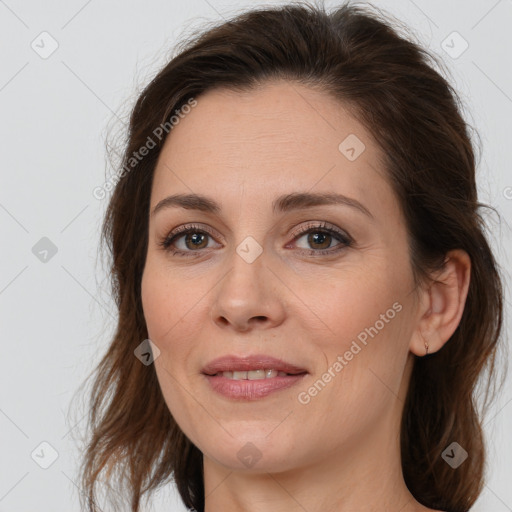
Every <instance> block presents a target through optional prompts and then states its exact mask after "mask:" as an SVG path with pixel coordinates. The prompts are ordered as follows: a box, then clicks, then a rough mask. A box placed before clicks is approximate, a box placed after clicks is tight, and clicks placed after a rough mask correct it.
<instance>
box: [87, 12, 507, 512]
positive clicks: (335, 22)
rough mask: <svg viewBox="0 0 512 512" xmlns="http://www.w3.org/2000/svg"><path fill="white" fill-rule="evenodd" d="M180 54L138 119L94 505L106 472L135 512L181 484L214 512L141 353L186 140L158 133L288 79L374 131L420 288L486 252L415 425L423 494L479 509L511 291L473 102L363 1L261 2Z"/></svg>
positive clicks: (103, 383) (408, 468) (421, 370)
mask: <svg viewBox="0 0 512 512" xmlns="http://www.w3.org/2000/svg"><path fill="white" fill-rule="evenodd" d="M395 23H396V20H395ZM177 48H178V49H179V51H178V52H177V53H176V54H175V55H174V56H173V57H172V59H171V60H170V61H169V62H168V63H166V65H165V66H164V67H163V68H162V69H161V70H160V71H159V72H158V73H157V74H156V76H155V77H154V78H153V79H152V80H151V81H150V83H149V84H148V85H147V86H146V87H145V88H144V90H143V91H142V93H141V94H140V96H139V97H138V99H137V100H136V103H135V106H134V107H133V109H132V111H131V115H130V121H129V127H128V137H127V142H126V144H125V146H124V148H123V152H122V162H121V164H120V168H123V169H124V170H123V171H122V172H121V173H120V174H119V176H122V177H120V178H119V180H118V181H117V183H116V185H115V188H114V190H113V192H112V195H111V198H110V200H109V203H108V207H107V211H106V214H105V218H104V223H103V226H102V233H101V235H102V238H101V241H102V243H104V244H106V246H107V251H108V257H109V265H110V271H111V284H112V293H113V296H114V299H115V304H116V307H117V309H118V321H117V328H116V330H115V333H114V335H113V339H112V340H111V342H110V345H109V346H108V349H107V350H106V353H105V354H104V356H103V357H102V359H101V361H100V362H99V363H98V365H97V366H96V367H95V368H94V373H91V375H90V376H89V377H91V376H94V382H93V387H92V391H91V393H90V396H89V400H90V403H89V405H90V408H89V411H88V423H87V429H88V443H87V447H86V451H85V453H84V455H83V461H82V465H81V469H80V471H81V473H80V477H81V486H82V491H83V495H82V496H81V498H80V499H81V501H82V500H84V501H85V499H86V500H87V505H86V506H87V511H96V510H97V509H96V507H97V505H96V502H97V494H96V486H98V485H99V484H100V482H101V475H102V473H103V472H104V473H105V477H106V478H105V482H110V481H111V480H114V481H115V482H116V483H117V484H118V485H119V486H123V485H125V486H126V489H127V490H128V493H129V497H130V502H131V503H130V507H131V511H132V512H138V511H139V510H140V504H141V500H142V498H143V497H144V495H145V494H146V495H148V494H151V493H153V492H155V491H156V490H157V489H158V488H159V487H161V486H163V485H164V484H165V483H167V482H170V481H172V480H173V481H174V482H175V484H176V485H177V488H178V491H179V494H180V496H181V499H182V500H183V502H184V504H185V506H186V507H188V508H193V509H195V510H196V511H198V512H202V511H204V503H205V496H204V482H203V455H202V453H201V452H200V450H199V449H198V448H197V447H196V446H195V445H194V444H192V443H191V441H190V440H189V439H188V438H187V436H186V435H185V434H184V433H183V432H182V431H181V429H180V428H179V427H178V425H177V423H176V421H175V420H174V418H173V417H172V414H171V413H170V411H169V409H168V407H167V405H166V403H165V401H164V398H163V395H162V392H161V389H160V386H159V383H158V380H157V377H156V372H155V368H154V365H149V366H145V365H143V364H141V362H140V361H139V360H138V359H137V358H136V357H134V349H135V348H136V347H137V346H138V345H139V344H140V343H141V341H142V340H145V339H147V338H148V331H147V327H146V323H145V319H144V315H143V310H142V303H141V278H142V273H143V269H144V265H145V258H146V251H147V244H148V222H149V205H150V195H151V186H152V179H153V174H154V170H155V167H156V163H157V159H158V157H159V154H160V151H161V149H162V147H163V144H164V142H165V140H166V138H167V136H172V134H171V132H170V130H169V131H168V134H166V136H163V137H161V138H160V139H159V138H158V137H155V128H157V127H159V126H163V125H165V123H170V119H171V117H172V116H173V112H175V111H176V110H177V109H180V108H181V107H182V106H183V105H185V104H186V103H187V102H189V101H190V100H191V99H193V98H195V99H198V98H200V96H201V94H202V93H204V92H206V91H208V90H212V89H214V88H226V89H230V90H233V91H251V90H254V89H255V88H257V87H259V86H262V85H264V84H265V83H268V82H270V81H273V80H287V81H289V82H294V83H297V84H298V83H300V84H303V85H305V86H309V87H316V88H317V89H320V90H321V91H324V92H325V93H326V94H328V95H330V96H332V97H334V98H336V99H337V100H339V102H340V106H343V107H344V108H347V109H349V111H350V112H351V113H353V115H354V116H355V117H356V118H357V119H358V120H359V121H360V122H362V123H363V125H364V127H365V128H366V129H367V130H368V132H369V133H370V134H371V136H373V137H374V138H375V140H376V141H377V143H378V145H379V147H380V149H381V150H382V160H383V161H382V168H383V169H384V172H385V175H386V177H387V179H388V180H389V183H390V184H391V185H392V187H393V191H394V193H395V194H396V197H397V201H398V203H399V205H400V208H401V211H402V213H403V215H404V218H405V222H406V228H407V236H408V241H409V248H410V261H411V268H412V269H413V274H414V279H415V284H417V285H419V284H421V283H423V284H425V283H428V281H429V279H431V277H430V276H432V272H433V270H435V269H439V268H442V267H443V264H444V261H445V256H446V254H447V252H448V251H450V250H453V249H463V250H464V251H466V252H467V253H468V255H469V256H470V258H471V274H470V286H469V291H468V295H467V299H466V303H465V308H464V312H463V315H462V318H461V321H460V323H459V325H458V327H457V329H456V330H455V332H454V334H453V335H452V336H451V339H450V340H449V341H448V342H447V343H446V344H445V345H444V346H443V348H442V349H440V350H439V351H437V352H435V353H433V354H429V355H428V356H426V357H416V358H415V360H414V366H413V371H412V374H411V377H410V383H409V388H408V393H407V397H406V400H405V404H404V410H403V416H402V421H401V429H400V439H401V464H402V470H403V475H404V479H405V483H406V485H407V487H408V489H409V490H410V492H411V493H412V494H413V496H414V497H415V498H416V500H417V501H418V502H420V503H421V504H423V505H425V506H427V507H430V508H435V509H442V510H443V511H448V512H465V511H467V510H469V508H470V507H471V506H472V505H473V503H474V502H475V501H476V499H477V498H478V496H479V494H480V493H481V491H482V489H483V485H484V475H485V470H486V464H487V455H486V454H487V450H486V445H485V439H484V435H483V413H482V412H480V411H479V410H478V402H477V398H481V396H480V395H479V394H477V384H478V383H481V382H482V381H483V376H484V374H486V375H487V379H486V380H485V381H483V382H484V384H485V390H486V392H485V400H484V402H483V405H484V406H485V408H487V407H488V405H489V403H490V400H489V397H491V398H494V395H495V392H496V387H495V384H496V382H495V377H496V370H497V369H498V367H497V365H496V355H497V349H498V348H499V347H500V346H501V344H500V343H499V340H500V339H501V336H500V333H501V331H502V321H503V320H502V315H503V303H502V301H503V290H502V278H501V276H500V274H501V271H500V269H499V267H498V264H497V262H496V260H495V257H494V256H493V252H492V250H491V248H490V245H489V243H488V240H487V234H486V224H485V220H484V218H483V216H482V214H481V209H482V208H490V207H488V206H487V205H485V204H482V203H480V202H478V200H477V186H476V178H475V153H474V150H473V147H472V142H471V139H470V134H469V125H468V124H466V122H465V121H464V119H463V117H462V110H463V103H462V101H461V100H460V98H459V97H458V95H457V93H456V91H455V90H454V89H453V88H452V86H451V85H450V84H449V82H448V81H447V80H446V79H445V78H443V76H442V75H441V73H440V72H439V71H437V70H436V66H438V67H442V62H439V61H438V57H436V56H435V55H434V54H431V53H430V52H429V51H428V50H426V49H425V48H423V47H422V45H421V44H420V43H417V42H415V41H414V40H413V38H408V37H406V36H405V35H400V33H399V30H398V28H396V29H395V28H393V23H392V17H391V16H389V15H387V17H386V15H384V14H382V11H381V10H379V9H377V8H375V7H374V6H372V5H371V4H364V5H357V4H354V3H350V2H349V3H344V4H342V5H341V6H339V7H337V8H335V9H333V10H332V11H331V12H328V11H326V9H325V7H324V6H323V5H320V6H319V5H312V4H308V3H301V4H288V5H284V6H283V5H281V6H274V7H265V8H263V7H262V8H257V9H253V10H251V11H247V12H244V13H238V14H237V15H236V16H234V17H233V18H232V19H231V20H229V21H223V22H222V23H217V24H215V25H214V26H211V27H209V28H208V30H205V31H203V32H201V33H198V34H197V33H194V34H193V36H192V37H191V38H190V39H189V40H186V41H184V42H182V43H181V45H179V46H178V47H177ZM199 101H200V100H199ZM166 126H169V125H168V124H167V125H166ZM149 138H151V139H152V141H153V143H154V144H155V147H153V148H152V149H151V150H149V151H148V154H147V155H146V156H144V158H141V159H140V160H137V162H136V163H135V164H134V161H133V154H134V153H135V152H137V151H138V150H139V149H140V148H141V147H142V146H144V145H145V144H147V142H148V140H149ZM491 209H492V208H491ZM481 379H482V381H481ZM491 388H492V392H491ZM453 441H456V442H457V443H458V444H459V445H461V446H462V447H463V448H464V449H465V450H466V451H467V452H468V453H469V457H468V458H467V460H466V461H465V462H464V463H463V464H462V465H460V466H459V467H458V468H457V470H456V471H455V470H454V469H452V467H450V466H449V465H448V464H447V463H446V462H445V461H444V460H443V458H442V456H441V455H442V452H443V451H444V450H445V449H446V447H447V446H448V445H450V443H452V442H453ZM114 477H115V478H114ZM82 505H83V501H82Z"/></svg>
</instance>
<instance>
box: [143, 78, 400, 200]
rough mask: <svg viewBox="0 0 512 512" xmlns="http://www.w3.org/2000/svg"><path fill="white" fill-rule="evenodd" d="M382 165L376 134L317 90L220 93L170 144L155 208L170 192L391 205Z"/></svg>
mask: <svg viewBox="0 0 512 512" xmlns="http://www.w3.org/2000/svg"><path fill="white" fill-rule="evenodd" d="M380 162H381V153H380V148H379V147H378V145H377V144H376V143H375V141H374V139H373V138H372V136H371V135H370V133H369V132H367V131H366V130H365V128H364V127H363V125H362V124H361V123H360V122H359V121H358V120H357V119H356V118H355V117H354V116H353V115H351V114H350V113H349V110H348V109H347V108H345V107H344V106H343V105H342V103H341V102H339V101H338V100H336V99H335V98H333V97H331V96H330V95H328V94H327V93H325V92H323V91H321V90H319V89H318V88H311V87H307V86H305V85H303V84H297V83H291V82H287V81H276V82H270V83H268V84H265V85H263V86H260V87H257V88H255V89H252V90H248V91H243V92H240V91H233V90H228V89H215V90H211V91H208V92H206V93H204V94H203V95H200V96H199V97H198V98H197V105H196V106H195V107H194V108H192V109H191V110H190V112H189V113H188V114H186V115H183V116H182V118H181V119H180V121H179V123H178V124H176V125H175V126H174V127H173V129H172V131H171V132H170V134H169V136H168V137H167V139H166V142H165V144H164V147H163V149H162V152H161V154H160V157H159V160H158V163H157V167H156V170H155V179H154V186H153V194H152V200H151V203H152V205H153V206H154V204H156V203H157V202H158V201H159V200H161V199H162V198H163V197H165V195H167V194H169V193H171V192H173V193H175V192H184V193H190V192H195V193H204V194H210V195H215V196H217V197H218V198H220V200H221V201H222V199H223V198H225V199H226V200H228V198H229V197H230V195H231V194H233V195H234V196H238V195H239V194H240V193H241V192H242V193H243V194H244V195H245V197H246V198H247V201H250V200H251V197H254V200H255V201H261V199H262V198H264V197H266V198H269V194H270V195H274V192H275V195H279V194H280V193H289V192H292V191H297V190H300V191H309V190H312V191H315V192H328V191H338V192H340V193H350V194H352V195H353V196H359V197H365V196H366V197H369V200H370V201H371V200H372V197H371V196H372V195H375V199H377V195H378V194H380V196H381V199H385V197H384V198H383V197H382V194H383V193H385V192H386V190H383V189H385V188H386V187H387V192H388V194H391V195H392V192H391V190H390V189H389V186H388V185H387V182H386V178H385V175H384V173H383V171H382V164H381V163H380ZM313 189H314V190H313ZM370 189H375V193H374V192H372V190H370ZM388 200H392V198H388ZM269 202H270V198H269ZM390 206H392V205H390Z"/></svg>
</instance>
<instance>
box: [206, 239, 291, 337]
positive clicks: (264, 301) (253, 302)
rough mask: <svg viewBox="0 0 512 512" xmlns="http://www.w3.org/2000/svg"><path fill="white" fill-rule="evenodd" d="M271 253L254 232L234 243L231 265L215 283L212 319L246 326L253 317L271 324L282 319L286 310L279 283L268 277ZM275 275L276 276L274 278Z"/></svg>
mask: <svg viewBox="0 0 512 512" xmlns="http://www.w3.org/2000/svg"><path fill="white" fill-rule="evenodd" d="M270 257H271V254H270V252H269V251H265V250H264V248H263V246H262V245H261V244H260V243H259V242H258V241H257V240H256V238H255V237H253V236H246V237H245V238H243V239H242V241H241V242H239V243H238V244H236V245H234V246H233V247H232V250H231V251H230V254H229V256H228V259H227V266H228V267H229V268H228V269H226V270H227V272H226V273H225V275H224V277H223V279H222V280H221V282H220V283H219V286H218V287H216V292H215V301H214V304H213V307H212V319H213V321H214V322H216V323H218V322H219V321H220V322H221V323H223V324H225V323H226V321H227V322H229V323H231V324H232V325H234V326H238V327H239V328H241V329H247V326H248V325H249V323H250V320H251V318H256V317H257V318H258V319H259V320H261V319H265V320H266V321H267V322H270V323H271V324H272V325H275V324H276V322H277V323H278V322H280V321H281V320H282V315H283V313H284V309H283V307H282V306H283V305H282V303H281V298H280V297H279V296H278V287H275V286H271V283H269V282H268V279H272V278H274V277H273V274H272V273H271V272H270V271H269V270H268V269H267V264H268V263H269V258H270ZM274 279H275V278H274Z"/></svg>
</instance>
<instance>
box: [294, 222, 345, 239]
mask: <svg viewBox="0 0 512 512" xmlns="http://www.w3.org/2000/svg"><path fill="white" fill-rule="evenodd" d="M315 222H316V223H317V224H315ZM315 229H317V230H318V231H327V232H329V231H333V232H334V233H336V234H337V235H338V236H340V237H341V238H343V239H344V240H345V241H346V242H347V243H352V242H353V241H354V240H353V238H352V237H351V236H350V235H349V234H348V233H347V232H346V231H344V230H341V229H340V228H338V227H337V226H336V225H334V224H331V223H330V222H327V221H323V220H322V221H308V223H307V225H306V226H305V227H304V226H301V227H299V228H297V229H296V230H294V231H293V232H292V236H293V237H294V238H293V239H294V240H295V239H296V238H297V237H300V236H302V235H304V234H306V233H308V232H309V231H313V230H315Z"/></svg>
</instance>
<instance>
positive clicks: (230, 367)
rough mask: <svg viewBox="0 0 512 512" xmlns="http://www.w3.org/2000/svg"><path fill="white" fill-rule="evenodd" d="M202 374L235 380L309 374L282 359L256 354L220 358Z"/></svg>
mask: <svg viewBox="0 0 512 512" xmlns="http://www.w3.org/2000/svg"><path fill="white" fill-rule="evenodd" d="M276 372H277V373H276ZM202 373H203V374H204V375H209V376H211V377H213V376H219V375H220V374H221V375H223V376H224V377H226V378H232V379H234V380H245V379H249V380H259V379H266V378H273V377H278V376H279V377H282V376H285V375H299V374H303V373H308V371H307V370H306V369H305V368H301V367H300V366H297V365H296V364H292V363H289V362H287V361H283V360H282V359H278V358H275V357H272V356H267V355H263V354H255V355H251V356H245V357H238V356H233V355H227V356H222V357H219V358H217V359H214V360H213V361H210V362H209V363H208V364H207V365H206V366H205V367H204V368H203V369H202Z"/></svg>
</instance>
